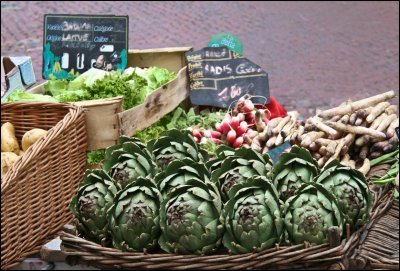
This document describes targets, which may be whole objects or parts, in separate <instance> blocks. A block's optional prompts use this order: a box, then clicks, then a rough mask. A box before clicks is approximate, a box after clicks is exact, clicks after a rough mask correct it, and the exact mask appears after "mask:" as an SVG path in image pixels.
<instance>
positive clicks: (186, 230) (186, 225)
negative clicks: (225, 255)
mask: <svg viewBox="0 0 400 271" xmlns="http://www.w3.org/2000/svg"><path fill="white" fill-rule="evenodd" d="M221 210H222V202H221V198H220V196H219V194H218V189H217V188H216V187H215V185H214V184H213V183H210V182H207V183H204V182H201V181H198V180H196V179H192V180H189V181H187V182H186V184H185V185H181V186H179V187H177V188H176V189H174V190H173V191H172V192H171V193H170V194H168V196H167V198H165V199H164V200H163V202H162V204H161V209H160V225H161V231H162V234H161V237H160V239H159V244H160V246H161V248H162V249H163V250H164V251H166V252H168V253H179V254H197V255H206V254H210V253H212V252H214V251H216V249H217V248H218V247H219V246H220V244H221V241H222V234H223V217H222V215H221Z"/></svg>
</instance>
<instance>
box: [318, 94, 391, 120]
mask: <svg viewBox="0 0 400 271" xmlns="http://www.w3.org/2000/svg"><path fill="white" fill-rule="evenodd" d="M395 96H396V93H395V92H394V91H393V90H391V91H388V92H385V93H382V94H378V95H375V96H372V97H369V98H366V99H362V100H359V101H357V102H351V103H349V104H347V105H344V106H339V107H334V108H331V109H328V110H325V111H323V112H321V113H320V114H319V115H318V116H319V117H322V118H328V117H332V116H335V115H345V114H349V113H352V112H354V111H356V110H359V109H362V108H366V107H370V106H374V105H376V104H378V103H380V102H384V101H387V100H390V99H392V98H393V97H395Z"/></svg>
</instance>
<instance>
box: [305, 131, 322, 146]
mask: <svg viewBox="0 0 400 271" xmlns="http://www.w3.org/2000/svg"><path fill="white" fill-rule="evenodd" d="M324 136H325V133H324V132H309V133H307V134H305V136H304V137H303V140H302V141H301V143H300V145H301V146H302V147H308V146H310V144H311V143H312V142H314V141H315V140H317V139H318V138H320V137H324Z"/></svg>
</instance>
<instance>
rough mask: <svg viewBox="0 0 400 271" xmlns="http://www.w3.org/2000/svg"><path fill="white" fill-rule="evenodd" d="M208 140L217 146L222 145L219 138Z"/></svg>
mask: <svg viewBox="0 0 400 271" xmlns="http://www.w3.org/2000/svg"><path fill="white" fill-rule="evenodd" d="M208 140H210V141H211V142H214V143H217V144H221V143H222V141H221V139H218V138H209V139H208Z"/></svg>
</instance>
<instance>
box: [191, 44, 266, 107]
mask: <svg viewBox="0 0 400 271" xmlns="http://www.w3.org/2000/svg"><path fill="white" fill-rule="evenodd" d="M185 56H186V62H187V66H188V73H189V81H190V90H191V91H190V101H191V102H192V104H195V105H206V106H216V107H221V108H227V107H229V106H230V105H231V104H232V102H234V101H236V100H238V99H239V98H240V97H242V96H244V95H246V94H249V95H252V96H259V97H257V98H253V99H252V101H253V102H254V103H260V104H262V103H269V87H268V74H267V73H266V72H265V71H263V69H262V68H261V67H259V66H258V65H256V64H254V63H253V62H251V61H250V60H248V59H246V58H241V56H240V55H239V54H237V53H235V52H233V51H231V50H229V49H228V48H227V47H226V46H224V47H206V48H203V49H202V50H199V51H194V52H187V53H186V54H185Z"/></svg>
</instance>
